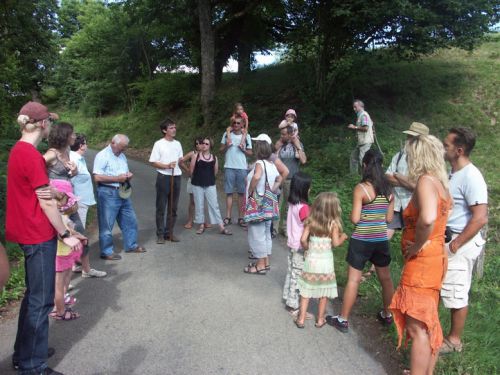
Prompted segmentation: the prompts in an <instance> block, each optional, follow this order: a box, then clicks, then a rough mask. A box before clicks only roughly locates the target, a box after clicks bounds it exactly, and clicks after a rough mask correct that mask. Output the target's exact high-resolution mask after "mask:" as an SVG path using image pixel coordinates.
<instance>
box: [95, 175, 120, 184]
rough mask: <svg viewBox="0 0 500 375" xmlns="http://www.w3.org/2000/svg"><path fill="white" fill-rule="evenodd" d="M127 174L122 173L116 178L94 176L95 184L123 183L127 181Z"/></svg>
mask: <svg viewBox="0 0 500 375" xmlns="http://www.w3.org/2000/svg"><path fill="white" fill-rule="evenodd" d="M127 176H128V174H127V173H122V174H120V175H118V176H106V175H103V174H94V180H95V182H102V183H111V182H125V181H126V180H127V178H128V177H127Z"/></svg>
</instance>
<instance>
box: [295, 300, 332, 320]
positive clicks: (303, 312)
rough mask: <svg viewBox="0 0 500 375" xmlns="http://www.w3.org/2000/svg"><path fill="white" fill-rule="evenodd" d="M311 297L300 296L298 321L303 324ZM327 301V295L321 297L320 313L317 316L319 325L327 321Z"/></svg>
mask: <svg viewBox="0 0 500 375" xmlns="http://www.w3.org/2000/svg"><path fill="white" fill-rule="evenodd" d="M309 299H310V298H307V297H302V296H300V305H299V316H298V317H297V323H298V324H300V325H303V324H304V322H305V320H306V315H307V308H308V307H309ZM326 303H327V298H326V297H321V298H319V301H318V315H317V316H316V324H317V325H322V324H323V323H324V322H325V311H326Z"/></svg>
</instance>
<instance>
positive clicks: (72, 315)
mask: <svg viewBox="0 0 500 375" xmlns="http://www.w3.org/2000/svg"><path fill="white" fill-rule="evenodd" d="M51 317H52V318H54V319H55V320H63V321H70V320H76V319H78V318H79V317H80V314H78V313H77V312H75V311H73V310H71V309H69V308H68V309H66V310H64V313H63V314H62V315H58V314H57V312H56V314H55V315H54V316H51Z"/></svg>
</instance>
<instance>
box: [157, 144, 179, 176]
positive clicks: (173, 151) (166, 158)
mask: <svg viewBox="0 0 500 375" xmlns="http://www.w3.org/2000/svg"><path fill="white" fill-rule="evenodd" d="M182 156H183V153H182V146H181V144H180V142H179V141H176V140H175V139H174V140H173V141H167V140H166V139H165V138H162V139H160V140H158V141H156V142H155V144H154V146H153V150H152V151H151V156H150V157H149V161H150V162H160V163H165V164H168V163H172V162H173V161H175V162H177V164H176V165H175V168H174V176H180V175H182V171H181V168H180V167H179V158H182ZM156 170H157V171H158V172H159V173H161V174H165V175H169V176H171V175H172V169H156Z"/></svg>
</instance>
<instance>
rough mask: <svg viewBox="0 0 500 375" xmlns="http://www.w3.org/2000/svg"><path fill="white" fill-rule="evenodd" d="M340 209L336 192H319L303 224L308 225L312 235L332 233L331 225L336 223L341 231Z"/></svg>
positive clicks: (322, 235) (328, 234) (321, 235)
mask: <svg viewBox="0 0 500 375" xmlns="http://www.w3.org/2000/svg"><path fill="white" fill-rule="evenodd" d="M341 217H342V209H341V208H340V201H339V198H338V196H337V194H336V193H333V192H324V193H320V194H319V195H318V196H317V198H316V199H315V200H314V203H313V204H312V207H311V212H310V214H309V217H308V218H307V219H306V221H305V223H304V224H305V225H307V226H308V227H309V232H310V234H311V235H312V236H319V237H325V236H328V237H329V236H330V235H331V234H332V229H333V226H334V225H336V226H337V228H338V229H339V232H342V221H341Z"/></svg>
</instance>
